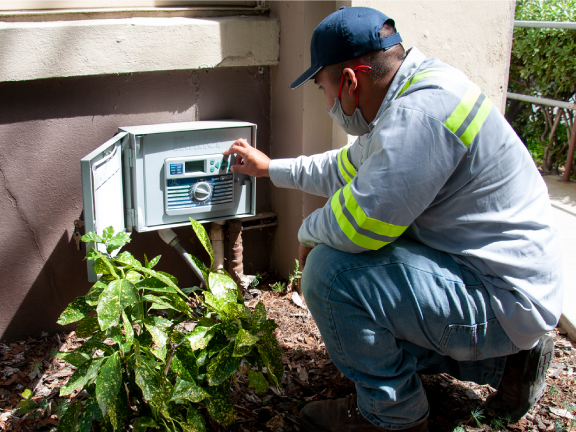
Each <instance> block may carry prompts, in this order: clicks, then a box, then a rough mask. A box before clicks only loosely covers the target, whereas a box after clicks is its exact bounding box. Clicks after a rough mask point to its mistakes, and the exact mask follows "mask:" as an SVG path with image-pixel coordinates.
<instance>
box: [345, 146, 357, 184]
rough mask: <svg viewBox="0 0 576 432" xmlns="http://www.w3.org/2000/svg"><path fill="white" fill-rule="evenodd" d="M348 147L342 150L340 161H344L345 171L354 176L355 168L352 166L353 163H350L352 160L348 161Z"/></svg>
mask: <svg viewBox="0 0 576 432" xmlns="http://www.w3.org/2000/svg"><path fill="white" fill-rule="evenodd" d="M349 149H350V147H346V148H345V149H344V150H342V162H343V163H344V168H346V171H348V172H349V173H350V174H351V175H352V177H356V168H354V165H352V162H350V159H349V158H348V150H349Z"/></svg>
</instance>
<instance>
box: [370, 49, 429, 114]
mask: <svg viewBox="0 0 576 432" xmlns="http://www.w3.org/2000/svg"><path fill="white" fill-rule="evenodd" d="M424 60H426V56H425V55H424V54H423V53H422V51H420V50H419V49H418V48H416V47H412V48H410V49H409V50H408V54H407V55H406V58H405V59H404V61H403V62H402V65H401V66H400V69H398V72H396V75H395V76H394V79H393V80H392V84H390V88H389V89H388V93H386V97H384V100H383V101H382V105H380V109H379V110H378V114H377V115H376V119H375V120H374V122H376V121H377V120H378V118H379V117H380V116H381V115H382V113H383V112H384V110H385V109H386V107H387V106H388V103H390V102H391V101H392V100H394V98H395V97H396V96H397V95H398V93H400V90H401V89H402V87H404V84H405V83H406V81H407V80H408V79H409V78H410V77H411V76H412V75H414V73H416V71H417V70H418V69H419V68H420V66H421V65H422V63H424Z"/></svg>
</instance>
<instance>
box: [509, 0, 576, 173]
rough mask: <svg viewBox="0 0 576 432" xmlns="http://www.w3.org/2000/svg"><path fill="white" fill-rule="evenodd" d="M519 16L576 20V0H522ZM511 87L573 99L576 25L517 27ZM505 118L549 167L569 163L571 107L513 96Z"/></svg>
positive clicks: (538, 160) (527, 93)
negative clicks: (573, 28) (562, 27)
mask: <svg viewBox="0 0 576 432" xmlns="http://www.w3.org/2000/svg"><path fill="white" fill-rule="evenodd" d="M515 18H516V19H517V20H526V21H572V22H575V21H576V0H518V1H517V2H516V15H515ZM508 91H510V92H514V93H521V94H526V95H530V96H537V97H542V98H549V99H555V100H560V101H566V102H568V101H574V98H575V94H576V30H564V29H549V28H527V27H516V28H515V29H514V40H513V44H512V56H511V60H510V79H509V83H508ZM506 118H507V119H508V120H509V121H510V123H511V124H512V126H513V127H514V129H515V130H516V132H517V133H518V135H519V136H520V138H521V139H522V140H523V141H524V142H525V143H526V146H527V147H528V150H529V151H530V153H531V154H532V157H533V158H534V159H535V160H536V161H537V162H539V163H541V164H542V168H543V170H544V171H554V172H557V171H558V167H559V166H561V165H563V164H565V163H566V156H567V149H568V136H569V130H570V128H571V127H572V124H573V122H574V114H573V112H572V111H571V110H564V109H559V108H554V107H549V106H544V105H532V104H530V103H527V102H520V101H516V100H511V99H510V100H508V102H507V106H506Z"/></svg>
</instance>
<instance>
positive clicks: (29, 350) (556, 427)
mask: <svg viewBox="0 0 576 432" xmlns="http://www.w3.org/2000/svg"><path fill="white" fill-rule="evenodd" d="M265 279H266V278H265ZM272 285H273V283H266V280H265V281H264V283H261V285H260V286H259V287H258V288H259V289H250V290H249V291H246V297H247V302H246V303H247V305H248V306H250V307H254V306H255V305H256V304H257V302H258V301H262V302H264V304H265V305H266V309H267V310H268V316H269V317H270V318H273V319H275V320H276V322H277V323H278V325H279V328H278V329H277V330H276V337H277V339H278V341H279V343H280V346H281V347H282V349H283V350H284V356H283V361H284V371H285V374H284V378H283V380H282V387H283V388H282V391H281V392H280V393H278V392H277V391H276V390H275V389H273V388H271V387H269V388H268V390H267V392H266V393H260V394H256V393H254V391H253V389H251V388H248V383H247V380H246V379H242V378H239V379H238V381H239V384H240V390H237V389H235V388H234V387H232V389H231V399H232V402H233V403H234V405H235V407H236V410H237V416H236V423H235V424H234V425H232V426H230V427H226V428H224V427H221V426H219V425H218V424H216V423H214V422H211V421H207V430H208V431H213V432H216V431H218V432H224V431H235V432H256V431H274V432H291V431H299V430H301V428H300V426H299V422H298V413H299V410H300V409H301V408H302V407H303V406H304V405H305V404H306V403H308V402H311V401H315V400H323V399H332V398H340V397H344V396H346V395H348V394H351V393H354V391H355V389H354V384H353V383H352V382H351V381H350V380H348V379H347V378H346V377H344V376H343V375H342V374H341V373H340V372H339V371H338V370H337V369H336V367H335V366H334V364H333V363H332V361H331V360H330V357H329V356H328V354H327V352H326V349H325V347H324V343H323V341H322V337H321V336H320V332H319V331H318V328H317V327H316V325H315V323H314V320H313V319H312V316H311V315H310V312H309V311H308V310H307V309H306V307H305V305H302V306H298V305H297V304H296V303H295V301H294V300H293V295H294V291H288V290H287V289H285V290H284V291H283V292H274V291H270V290H269V288H268V286H272ZM288 288H290V286H289V287H288ZM296 300H298V299H296ZM551 335H552V336H553V337H554V339H555V352H554V359H553V364H552V367H551V368H550V369H549V370H548V373H547V383H548V390H547V392H546V394H545V395H544V396H543V397H542V399H541V400H540V402H539V403H538V404H536V405H535V406H534V407H533V408H532V409H531V410H530V412H529V413H528V414H527V415H526V416H525V417H524V418H523V419H521V420H520V421H519V422H518V423H514V424H506V422H505V421H500V422H499V420H500V419H498V418H497V419H492V418H490V417H489V416H488V415H487V414H486V413H484V412H483V411H478V410H479V407H480V405H481V403H482V402H483V400H484V398H485V397H486V396H487V395H488V394H489V393H491V392H493V391H495V390H494V389H492V388H490V387H489V386H479V385H476V384H473V383H470V382H462V381H458V380H456V379H454V378H452V377H450V376H449V375H436V376H422V377H421V379H422V382H423V384H424V388H425V390H426V393H427V396H428V400H429V402H430V418H429V422H430V431H431V432H444V431H459V432H460V431H478V432H480V431H496V430H502V431H514V432H517V431H539V432H543V431H574V432H576V421H574V425H573V426H571V420H572V419H573V418H575V417H576V385H575V384H576V344H575V343H574V342H571V341H570V340H568V339H567V337H566V335H565V332H564V331H563V330H561V329H555V330H554V331H553V332H551ZM80 343H81V341H80V340H78V339H77V338H76V336H75V334H74V332H71V333H68V334H64V333H61V334H56V335H47V334H46V335H43V337H42V338H38V339H33V338H29V339H28V340H25V341H19V342H14V343H10V344H0V428H1V429H2V430H4V431H15V432H20V431H30V430H52V429H56V428H57V426H58V411H59V410H60V411H61V407H62V405H63V404H64V403H65V401H66V399H68V398H61V397H60V396H59V389H60V387H61V386H63V385H64V384H65V383H66V381H67V380H68V377H69V376H70V375H72V373H73V372H74V368H73V367H72V366H70V365H69V364H67V363H66V362H64V361H63V360H62V359H60V358H58V357H56V353H57V352H58V351H71V350H73V349H74V348H75V347H77V346H79V345H80ZM26 389H30V390H31V391H32V397H31V398H30V400H32V401H34V404H32V406H35V407H36V408H35V409H34V410H32V411H30V412H28V413H26V414H21V413H20V411H21V410H20V409H18V408H16V406H17V404H18V403H19V402H20V401H22V399H23V398H22V393H23V392H24V391H25V390H26ZM29 404H30V403H29ZM472 413H475V416H473V415H472ZM477 420H478V421H477Z"/></svg>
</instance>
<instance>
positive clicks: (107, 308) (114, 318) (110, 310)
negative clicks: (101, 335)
mask: <svg viewBox="0 0 576 432" xmlns="http://www.w3.org/2000/svg"><path fill="white" fill-rule="evenodd" d="M138 300H139V298H138V292H137V291H136V289H135V288H134V284H133V283H132V282H130V281H128V280H126V279H120V280H115V281H112V282H110V284H109V285H108V286H107V287H106V289H105V290H104V291H103V292H102V295H101V296H100V302H99V303H98V307H97V308H96V310H97V311H98V322H99V323H100V327H101V328H102V330H106V329H107V328H109V327H112V326H116V325H118V323H119V322H120V315H121V313H122V311H123V310H124V309H125V308H126V306H129V305H132V304H134V303H136V302H137V301H138Z"/></svg>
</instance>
